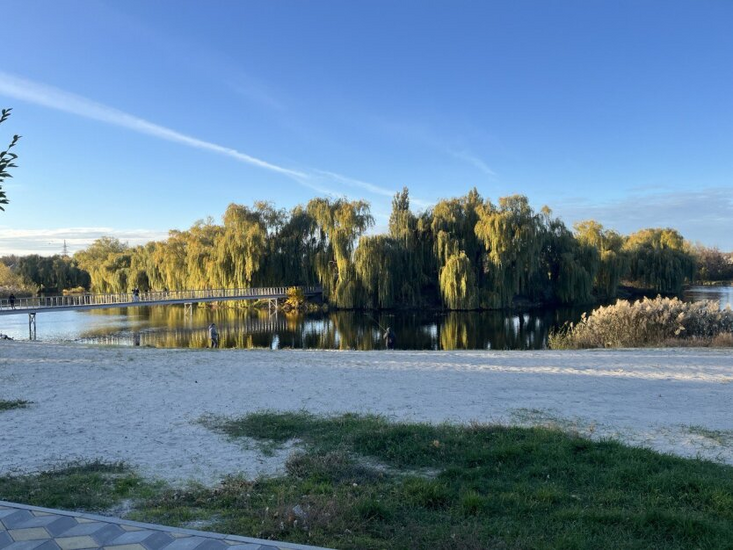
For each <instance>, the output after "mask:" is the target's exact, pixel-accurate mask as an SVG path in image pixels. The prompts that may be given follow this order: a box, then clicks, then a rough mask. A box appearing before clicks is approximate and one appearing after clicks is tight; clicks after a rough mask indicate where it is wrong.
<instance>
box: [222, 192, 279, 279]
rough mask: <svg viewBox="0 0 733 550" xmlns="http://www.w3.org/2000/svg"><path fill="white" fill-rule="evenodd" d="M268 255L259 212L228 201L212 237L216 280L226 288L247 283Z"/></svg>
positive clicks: (265, 233) (264, 226) (264, 225)
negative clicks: (221, 226)
mask: <svg viewBox="0 0 733 550" xmlns="http://www.w3.org/2000/svg"><path fill="white" fill-rule="evenodd" d="M266 255H267V226H266V224H265V222H264V221H263V219H262V216H261V214H260V213H259V212H257V211H255V210H251V209H249V208H248V207H246V206H244V205H241V204H230V205H229V206H228V207H227V210H226V212H225V213H224V227H223V230H222V231H221V232H220V233H219V234H218V235H217V238H216V240H215V252H214V254H213V260H214V266H213V271H212V272H213V273H215V278H216V282H217V283H218V284H220V285H221V286H223V287H226V288H244V287H247V286H250V285H251V284H252V282H253V280H254V277H255V274H256V273H257V272H258V271H259V270H260V268H261V267H262V263H263V261H264V258H265V256H266Z"/></svg>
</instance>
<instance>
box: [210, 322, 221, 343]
mask: <svg viewBox="0 0 733 550" xmlns="http://www.w3.org/2000/svg"><path fill="white" fill-rule="evenodd" d="M209 340H210V341H211V347H212V348H218V347H219V331H218V330H217V329H216V323H211V324H210V325H209Z"/></svg>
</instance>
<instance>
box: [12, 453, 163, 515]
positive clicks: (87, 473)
mask: <svg viewBox="0 0 733 550" xmlns="http://www.w3.org/2000/svg"><path fill="white" fill-rule="evenodd" d="M158 488H159V486H155V485H151V484H149V483H147V482H145V481H144V480H143V479H142V478H141V477H139V476H138V475H137V474H135V473H134V472H132V471H131V470H130V469H129V468H128V467H127V466H125V465H124V464H122V463H113V464H108V463H104V462H100V461H93V462H80V463H74V464H69V465H67V466H64V467H62V468H59V469H56V470H52V471H47V472H42V473H39V474H35V475H26V476H6V477H0V500H8V501H11V502H20V503H23V504H31V505H33V506H45V507H50V508H62V509H66V510H84V511H102V510H108V509H110V508H112V507H114V506H117V505H119V504H120V503H121V502H123V501H124V500H126V499H131V498H133V499H139V498H146V497H150V496H152V494H153V492H154V491H156V490H157V489H158Z"/></svg>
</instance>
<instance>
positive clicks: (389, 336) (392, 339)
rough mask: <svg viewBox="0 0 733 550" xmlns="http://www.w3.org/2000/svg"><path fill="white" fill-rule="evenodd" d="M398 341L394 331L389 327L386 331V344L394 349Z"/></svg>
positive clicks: (388, 347)
mask: <svg viewBox="0 0 733 550" xmlns="http://www.w3.org/2000/svg"><path fill="white" fill-rule="evenodd" d="M396 343H397V337H396V336H395V333H394V331H393V330H392V329H391V328H390V327H387V330H385V331H384V345H385V346H387V349H394V347H395V344H396Z"/></svg>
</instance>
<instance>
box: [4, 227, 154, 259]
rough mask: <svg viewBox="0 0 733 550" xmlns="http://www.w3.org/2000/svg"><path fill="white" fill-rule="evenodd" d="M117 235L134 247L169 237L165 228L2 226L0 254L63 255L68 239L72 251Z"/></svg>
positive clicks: (68, 245)
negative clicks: (100, 239) (15, 227)
mask: <svg viewBox="0 0 733 550" xmlns="http://www.w3.org/2000/svg"><path fill="white" fill-rule="evenodd" d="M105 236H106V237H115V238H117V239H119V240H120V241H122V242H126V243H128V244H129V245H130V246H137V245H140V244H145V243H146V242H148V241H151V240H161V239H165V238H166V237H167V236H168V234H167V233H166V232H164V231H151V230H148V229H115V228H112V227H63V228H58V229H11V228H9V227H2V226H0V256H4V255H7V254H17V255H24V254H42V255H47V254H51V255H52V254H61V251H62V247H63V245H64V241H66V246H67V247H68V249H69V253H71V254H73V253H74V252H76V251H78V250H81V249H83V248H86V247H88V246H89V245H90V244H92V243H93V242H94V241H95V240H97V239H99V238H100V237H105Z"/></svg>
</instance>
